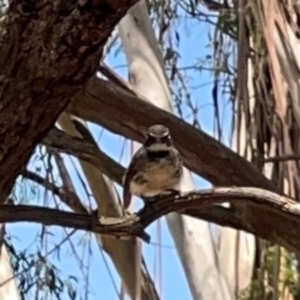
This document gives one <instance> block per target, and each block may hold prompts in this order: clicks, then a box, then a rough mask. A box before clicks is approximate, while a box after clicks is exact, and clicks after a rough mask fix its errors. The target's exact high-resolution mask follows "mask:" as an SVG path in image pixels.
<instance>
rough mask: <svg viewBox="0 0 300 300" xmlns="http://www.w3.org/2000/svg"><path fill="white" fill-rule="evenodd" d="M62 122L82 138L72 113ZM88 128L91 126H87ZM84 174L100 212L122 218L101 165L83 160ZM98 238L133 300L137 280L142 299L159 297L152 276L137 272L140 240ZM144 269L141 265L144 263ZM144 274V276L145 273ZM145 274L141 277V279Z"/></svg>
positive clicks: (110, 183)
mask: <svg viewBox="0 0 300 300" xmlns="http://www.w3.org/2000/svg"><path fill="white" fill-rule="evenodd" d="M77 120H78V121H79V122H81V124H82V125H83V126H85V127H86V123H85V121H83V120H80V119H77ZM59 124H60V126H61V127H62V129H63V130H64V131H66V132H67V133H69V134H71V135H74V136H78V137H82V136H81V134H80V133H79V132H78V131H77V130H76V129H75V127H74V126H73V123H72V122H71V118H70V116H68V115H67V114H62V115H61V116H60V118H59ZM86 130H87V131H88V128H87V127H86ZM79 162H80V165H81V167H82V170H83V173H84V175H85V177H86V179H87V182H88V184H89V186H90V189H91V191H92V193H93V196H94V197H95V200H96V202H97V204H98V213H99V215H101V216H106V217H121V216H122V213H121V206H120V200H119V198H118V193H117V191H116V188H115V186H114V184H113V182H112V181H111V180H110V179H109V178H107V177H106V176H105V175H103V174H102V173H101V172H100V171H99V170H98V169H97V168H95V167H93V166H92V165H91V164H89V163H86V162H84V161H83V160H80V161H79ZM96 239H97V242H98V245H99V248H100V249H99V250H100V251H101V248H102V249H104V251H105V252H106V253H107V254H108V255H109V257H110V258H111V259H112V261H113V263H114V265H115V267H116V269H117V271H118V273H119V275H120V277H121V278H122V281H123V283H124V288H125V291H126V293H127V294H129V295H130V297H131V298H132V299H135V295H136V289H137V288H139V287H138V286H137V282H140V283H141V300H153V299H157V298H155V296H154V291H153V286H152V284H151V278H149V277H148V276H147V275H146V273H145V272H143V271H140V272H138V274H137V272H136V270H137V268H136V239H135V238H129V239H128V240H118V239H114V238H111V237H101V236H100V235H96ZM140 268H141V266H140ZM141 275H142V276H141ZM138 276H141V278H137V277H138Z"/></svg>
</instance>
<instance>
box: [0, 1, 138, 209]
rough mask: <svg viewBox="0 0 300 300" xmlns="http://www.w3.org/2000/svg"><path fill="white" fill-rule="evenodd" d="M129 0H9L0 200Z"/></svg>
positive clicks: (1, 87) (0, 91)
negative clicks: (80, 1) (82, 0)
mask: <svg viewBox="0 0 300 300" xmlns="http://www.w3.org/2000/svg"><path fill="white" fill-rule="evenodd" d="M135 2H136V0H123V1H117V0H99V1H90V0H88V1H84V2H82V3H79V2H78V1H67V2H66V1H65V0H57V1H56V2H55V5H54V4H53V1H51V0H35V1H31V0H12V1H10V2H9V9H8V10H7V13H6V15H5V16H4V17H3V18H2V19H1V22H0V103H1V106H0V128H1V131H0V178H1V180H0V203H3V202H4V201H5V199H6V197H7V196H8V194H9V193H10V191H11V188H12V186H13V184H14V182H15V179H16V177H17V175H18V173H19V172H20V169H21V168H22V167H23V166H24V165H25V164H26V163H27V162H28V160H29V157H30V155H31V154H32V151H33V149H34V147H35V146H36V145H37V143H39V142H40V141H41V140H42V138H43V137H44V136H45V134H46V133H47V131H48V130H49V129H50V128H51V127H52V126H53V124H54V123H55V121H56V119H57V117H58V116H59V114H60V113H61V112H62V111H63V110H64V109H65V107H66V106H67V105H68V103H69V101H70V99H71V98H72V97H74V96H75V95H76V94H77V93H78V91H80V90H81V89H82V87H83V86H84V84H85V82H86V80H87V79H88V78H89V77H90V76H91V75H92V74H93V73H94V72H95V70H96V68H97V65H98V62H99V59H100V58H101V52H102V48H103V46H104V44H105V42H106V40H107V39H108V37H109V34H110V33H111V31H112V30H113V28H114V26H115V25H116V24H117V22H118V21H119V20H120V19H121V18H122V17H123V16H124V14H125V13H126V11H127V9H128V8H129V7H130V6H131V5H133V4H134V3H135Z"/></svg>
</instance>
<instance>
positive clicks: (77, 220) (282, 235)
mask: <svg viewBox="0 0 300 300" xmlns="http://www.w3.org/2000/svg"><path fill="white" fill-rule="evenodd" d="M222 202H230V203H238V204H239V205H240V206H241V207H245V211H243V216H241V215H240V216H239V218H242V217H244V219H245V224H246V225H245V228H244V230H245V231H248V232H251V233H255V234H256V235H258V236H260V237H261V238H265V239H269V240H271V241H274V242H276V243H278V244H279V245H281V246H284V247H286V248H289V249H290V250H292V251H294V252H298V253H300V236H299V232H300V206H299V204H298V203H297V202H295V201H293V200H291V199H289V198H288V197H285V196H280V195H278V194H276V193H273V192H269V191H266V190H262V189H258V188H247V187H224V188H223V187H222V188H221V187H220V188H215V189H207V190H199V191H193V192H190V193H187V194H185V195H182V196H181V197H178V198H175V199H174V198H170V197H169V198H163V199H160V200H159V201H156V202H153V203H152V205H151V206H149V207H146V208H143V209H142V210H141V211H139V212H138V213H137V214H134V215H131V216H126V217H123V218H100V219H98V218H97V217H96V216H91V215H84V214H74V213H70V212H62V211H59V210H55V209H49V208H42V207H38V206H27V205H17V206H13V205H3V206H2V207H1V210H0V222H1V223H5V222H8V223H12V222H22V221H23V222H38V223H42V224H44V225H58V226H64V227H72V228H76V229H82V230H87V231H92V232H97V233H100V234H105V235H112V236H115V237H126V236H131V235H134V236H139V237H141V238H142V239H144V240H146V241H149V236H148V235H147V234H146V233H145V232H144V229H145V228H146V227H147V226H149V225H150V224H151V223H153V222H154V221H155V220H157V219H159V218H160V217H162V216H164V215H166V214H168V213H170V212H184V211H186V210H188V209H195V208H197V210H196V211H199V213H200V214H201V210H202V209H203V208H204V209H205V208H209V207H211V208H213V207H214V206H215V205H216V204H218V203H222ZM253 213H255V218H254V219H253V218H249V214H250V215H252V214H253ZM253 220H254V223H253ZM217 222H218V220H216V223H217ZM224 225H225V224H224ZM231 225H232V224H231ZM232 227H235V226H232ZM237 229H240V228H237Z"/></svg>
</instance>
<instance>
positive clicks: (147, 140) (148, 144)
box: [144, 136, 155, 147]
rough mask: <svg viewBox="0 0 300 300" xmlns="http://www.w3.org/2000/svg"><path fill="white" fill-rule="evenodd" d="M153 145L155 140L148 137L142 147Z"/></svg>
mask: <svg viewBox="0 0 300 300" xmlns="http://www.w3.org/2000/svg"><path fill="white" fill-rule="evenodd" d="M154 143H155V138H154V137H152V136H148V137H147V139H146V140H145V143H144V145H145V147H149V146H151V145H152V144H154Z"/></svg>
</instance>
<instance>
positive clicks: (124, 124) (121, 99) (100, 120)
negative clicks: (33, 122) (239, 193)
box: [68, 77, 278, 192]
mask: <svg viewBox="0 0 300 300" xmlns="http://www.w3.org/2000/svg"><path fill="white" fill-rule="evenodd" d="M137 100H140V99H139V98H137V97H136V96H134V95H133V94H131V93H129V92H127V91H125V90H124V89H122V88H120V87H118V86H116V85H115V84H113V83H111V82H107V81H105V80H101V79H97V78H95V77H94V78H92V79H91V80H90V81H89V83H88V84H87V88H86V90H85V92H82V93H79V94H78V95H77V96H76V97H75V99H74V100H73V101H72V103H71V104H70V106H69V107H68V110H69V111H70V112H71V113H73V114H75V115H77V116H79V117H81V118H83V119H85V120H87V121H91V122H94V123H97V124H99V125H101V126H103V127H105V128H107V129H109V130H110V131H112V132H114V133H117V134H121V135H122V136H125V137H126V138H130V139H133V140H136V141H139V142H141V141H142V140H143V132H144V131H145V130H146V128H147V127H149V126H150V125H152V124H154V123H161V122H163V123H164V124H165V125H166V126H168V127H169V128H170V130H171V132H172V133H173V139H174V143H175V146H176V147H177V148H178V150H179V151H180V152H181V154H182V155H183V158H184V162H185V165H186V166H187V167H188V168H189V169H190V170H191V171H193V172H195V173H196V174H198V175H200V176H202V177H204V178H205V179H207V180H208V181H210V182H212V183H213V184H214V185H217V186H230V185H236V186H253V187H259V188H264V189H267V190H270V191H276V192H278V188H277V187H276V186H275V185H274V184H273V183H272V182H271V181H270V180H268V179H267V178H266V177H265V176H264V175H263V174H262V173H261V172H260V171H259V170H258V169H257V168H256V167H255V166H254V165H253V164H251V163H250V162H248V161H247V160H245V159H244V158H242V157H241V156H240V155H238V154H236V153H235V152H233V151H232V150H230V149H229V148H228V147H226V146H224V145H223V144H221V143H219V142H218V141H216V140H215V139H214V138H212V137H210V136H209V135H207V134H206V133H204V132H203V131H200V130H198V129H196V128H194V127H193V126H191V125H189V124H188V123H186V122H184V121H182V120H180V119H179V118H177V117H176V116H174V115H172V114H170V113H168V112H166V111H164V110H162V109H159V108H157V107H155V106H153V105H151V104H149V103H147V102H146V101H137Z"/></svg>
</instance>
